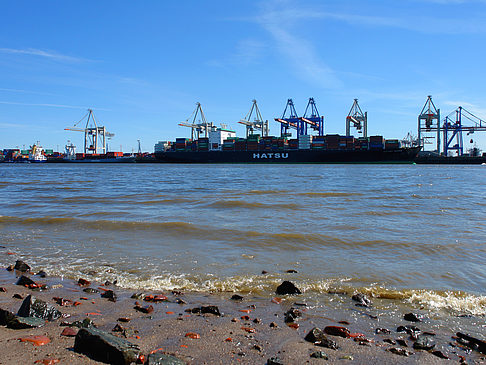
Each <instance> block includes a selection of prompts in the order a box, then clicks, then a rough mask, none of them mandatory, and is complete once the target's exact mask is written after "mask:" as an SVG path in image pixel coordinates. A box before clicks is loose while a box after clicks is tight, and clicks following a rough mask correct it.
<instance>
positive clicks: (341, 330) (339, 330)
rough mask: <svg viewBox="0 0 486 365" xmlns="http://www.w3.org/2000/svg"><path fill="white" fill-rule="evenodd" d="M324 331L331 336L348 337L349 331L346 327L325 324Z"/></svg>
mask: <svg viewBox="0 0 486 365" xmlns="http://www.w3.org/2000/svg"><path fill="white" fill-rule="evenodd" d="M324 332H325V333H327V334H328V335H331V336H339V337H344V338H346V337H349V335H350V332H349V330H348V329H347V328H346V327H339V326H327V327H325V328H324Z"/></svg>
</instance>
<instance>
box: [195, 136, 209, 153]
mask: <svg viewBox="0 0 486 365" xmlns="http://www.w3.org/2000/svg"><path fill="white" fill-rule="evenodd" d="M197 149H198V151H209V138H207V137H205V138H199V139H198V140H197Z"/></svg>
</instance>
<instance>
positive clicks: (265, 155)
mask: <svg viewBox="0 0 486 365" xmlns="http://www.w3.org/2000/svg"><path fill="white" fill-rule="evenodd" d="M253 158H254V159H256V158H260V159H261V158H289V154H288V153H274V152H269V153H254V154H253Z"/></svg>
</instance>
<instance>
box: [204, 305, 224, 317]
mask: <svg viewBox="0 0 486 365" xmlns="http://www.w3.org/2000/svg"><path fill="white" fill-rule="evenodd" d="M206 313H207V314H214V315H215V316H221V312H220V311H219V308H218V307H217V306H215V305H208V306H205V307H201V314H206Z"/></svg>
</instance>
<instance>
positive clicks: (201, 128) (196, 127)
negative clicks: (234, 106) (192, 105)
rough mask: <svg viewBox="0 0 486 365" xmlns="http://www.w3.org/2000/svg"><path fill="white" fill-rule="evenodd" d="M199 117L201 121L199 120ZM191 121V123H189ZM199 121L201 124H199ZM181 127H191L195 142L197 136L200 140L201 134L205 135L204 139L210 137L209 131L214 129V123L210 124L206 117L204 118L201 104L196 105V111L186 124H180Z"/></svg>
mask: <svg viewBox="0 0 486 365" xmlns="http://www.w3.org/2000/svg"><path fill="white" fill-rule="evenodd" d="M198 115H199V118H200V119H199V120H198V119H197V117H198ZM189 121H191V122H190V123H189ZM197 121H199V123H197ZM179 125H180V126H182V127H189V128H191V139H192V140H194V139H195V137H196V136H197V139H199V136H200V135H201V133H204V137H206V138H207V137H208V130H210V129H211V128H212V127H213V123H208V122H207V121H206V117H205V116H204V113H203V110H202V107H201V103H196V109H195V110H194V111H193V112H192V114H191V116H190V117H189V118H187V119H186V120H185V121H184V122H182V123H179Z"/></svg>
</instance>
